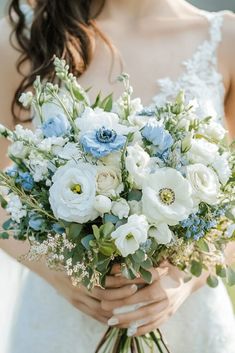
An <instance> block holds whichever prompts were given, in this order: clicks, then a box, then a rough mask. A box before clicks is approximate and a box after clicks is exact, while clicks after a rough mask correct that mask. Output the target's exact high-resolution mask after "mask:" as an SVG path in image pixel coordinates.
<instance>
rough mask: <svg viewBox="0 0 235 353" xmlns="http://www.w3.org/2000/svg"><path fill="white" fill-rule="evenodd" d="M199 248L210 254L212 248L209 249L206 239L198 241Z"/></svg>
mask: <svg viewBox="0 0 235 353" xmlns="http://www.w3.org/2000/svg"><path fill="white" fill-rule="evenodd" d="M197 246H198V247H199V249H200V250H201V251H204V252H210V248H209V246H208V244H207V242H206V241H205V240H204V239H200V240H198V242H197Z"/></svg>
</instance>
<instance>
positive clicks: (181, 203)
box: [142, 168, 194, 225]
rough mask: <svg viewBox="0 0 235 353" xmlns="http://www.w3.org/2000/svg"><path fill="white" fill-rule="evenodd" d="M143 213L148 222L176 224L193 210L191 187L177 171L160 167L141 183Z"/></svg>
mask: <svg viewBox="0 0 235 353" xmlns="http://www.w3.org/2000/svg"><path fill="white" fill-rule="evenodd" d="M142 202H143V213H144V214H145V215H146V217H147V218H148V220H149V222H152V223H154V224H160V223H166V224H168V225H176V224H178V223H179V221H182V220H184V219H186V218H187V217H188V216H189V215H190V213H192V211H193V207H194V203H193V199H192V187H191V185H190V183H189V182H188V180H186V179H185V178H184V177H183V176H182V175H181V174H180V173H179V172H178V171H176V170H175V169H172V168H161V169H158V170H157V171H156V172H155V173H153V174H150V175H148V177H147V178H146V179H145V182H144V184H143V197H142Z"/></svg>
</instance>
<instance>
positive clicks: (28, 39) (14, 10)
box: [9, 0, 110, 119]
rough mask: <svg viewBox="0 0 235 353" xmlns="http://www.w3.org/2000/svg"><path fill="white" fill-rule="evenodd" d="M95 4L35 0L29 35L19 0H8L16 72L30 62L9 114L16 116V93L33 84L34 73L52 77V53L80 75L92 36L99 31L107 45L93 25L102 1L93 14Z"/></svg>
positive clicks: (88, 58) (87, 61) (87, 0)
mask: <svg viewBox="0 0 235 353" xmlns="http://www.w3.org/2000/svg"><path fill="white" fill-rule="evenodd" d="M95 3H97V0H36V1H35V7H34V20H33V23H32V26H31V28H30V35H29V36H28V35H27V33H26V21H25V15H24V13H23V12H22V11H21V7H20V0H12V1H11V3H10V6H9V16H10V20H11V23H12V25H13V32H12V35H15V37H16V39H17V42H18V48H16V49H17V50H18V51H20V52H21V55H20V58H19V60H18V62H17V70H18V72H19V73H21V74H22V70H21V67H22V65H23V64H24V63H25V62H26V61H29V62H30V64H31V70H30V72H29V74H28V75H27V76H24V78H23V80H22V82H21V83H20V85H19V87H18V88H17V90H16V92H15V96H14V99H13V102H12V113H13V115H14V117H15V118H16V119H17V116H16V114H15V107H16V105H19V103H18V98H19V95H20V94H21V93H22V92H23V91H25V90H27V89H28V88H29V87H31V86H32V84H33V82H34V80H35V78H36V76H37V75H40V76H41V77H42V78H48V79H52V80H54V79H55V77H54V74H53V56H54V55H56V56H58V57H60V58H63V59H65V60H66V61H67V63H68V64H69V65H70V68H71V71H72V72H73V73H74V74H75V75H77V76H78V77H79V76H80V75H81V74H82V73H83V72H84V71H85V70H86V69H87V67H88V65H89V64H90V62H91V59H92V56H93V49H94V48H93V44H94V43H95V41H94V40H95V35H96V34H98V35H99V36H100V37H101V38H102V39H103V40H104V41H105V42H106V44H108V45H109V46H110V43H109V41H108V39H107V38H106V37H105V35H104V34H103V33H101V31H99V29H98V27H97V26H96V24H95V18H96V17H97V16H98V15H99V14H100V12H101V11H102V9H103V7H104V5H105V0H100V2H99V7H98V9H97V11H96V12H95V13H94V14H92V10H93V6H94V5H95ZM11 43H13V41H12V36H11ZM12 45H13V44H12Z"/></svg>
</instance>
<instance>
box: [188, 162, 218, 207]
mask: <svg viewBox="0 0 235 353" xmlns="http://www.w3.org/2000/svg"><path fill="white" fill-rule="evenodd" d="M186 174H187V179H188V181H189V182H190V184H191V186H192V188H193V196H194V198H195V200H196V202H197V201H198V202H201V201H203V202H206V203H208V204H209V205H215V204H216V203H217V201H218V194H219V191H220V185H219V179H218V177H217V175H216V174H215V172H214V171H213V170H212V169H210V168H208V167H206V166H205V165H203V164H199V163H198V164H192V165H189V166H187V167H186Z"/></svg>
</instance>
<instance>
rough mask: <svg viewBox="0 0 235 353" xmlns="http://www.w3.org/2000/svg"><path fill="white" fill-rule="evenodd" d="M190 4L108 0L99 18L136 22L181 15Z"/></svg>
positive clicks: (178, 0)
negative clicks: (144, 19)
mask: <svg viewBox="0 0 235 353" xmlns="http://www.w3.org/2000/svg"><path fill="white" fill-rule="evenodd" d="M188 6H190V5H189V4H187V3H186V2H185V1H184V0H106V4H105V6H104V9H103V11H102V13H101V14H100V16H99V18H100V19H101V20H103V19H112V20H115V21H118V22H119V23H121V22H135V21H138V20H141V19H143V18H146V17H152V16H154V17H158V18H169V17H180V14H181V9H182V7H183V8H187V7H188Z"/></svg>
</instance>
